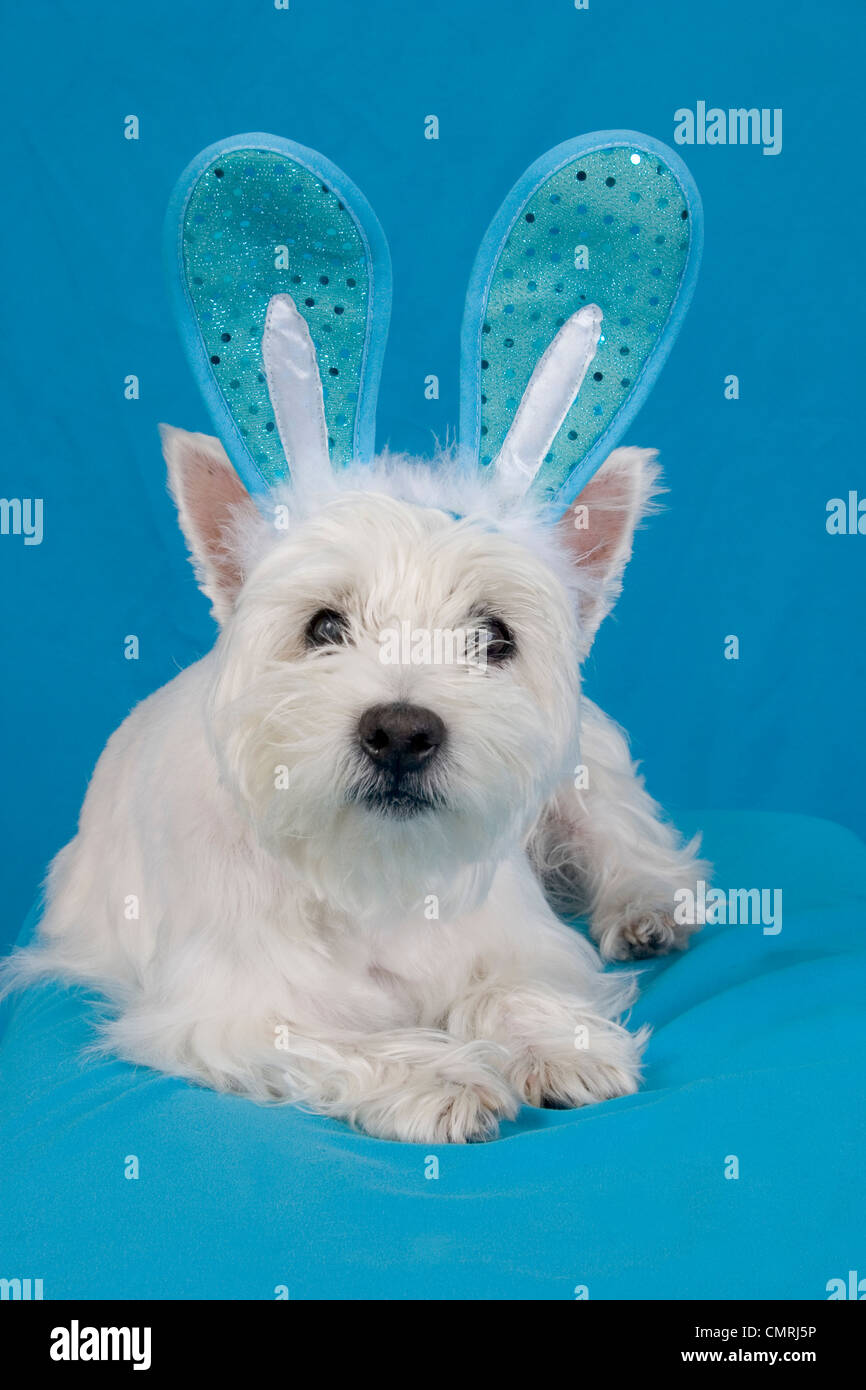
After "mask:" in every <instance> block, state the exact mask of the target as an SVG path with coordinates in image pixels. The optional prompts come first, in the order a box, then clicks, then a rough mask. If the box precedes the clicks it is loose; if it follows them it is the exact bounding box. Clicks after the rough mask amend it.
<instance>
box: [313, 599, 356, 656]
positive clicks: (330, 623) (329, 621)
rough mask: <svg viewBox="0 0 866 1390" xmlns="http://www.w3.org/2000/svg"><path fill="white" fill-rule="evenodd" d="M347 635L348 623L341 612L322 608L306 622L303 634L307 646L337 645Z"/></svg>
mask: <svg viewBox="0 0 866 1390" xmlns="http://www.w3.org/2000/svg"><path fill="white" fill-rule="evenodd" d="M348 635H349V623H348V620H347V619H346V617H345V615H344V614H343V613H337V612H336V611H335V609H333V608H322V609H320V611H319V612H318V613H314V614H313V616H312V618H311V619H310V621H309V622H308V623H307V629H306V632H305V634H304V638H305V641H306V643H307V646H308V647H339V646H340V644H341V643H343V642H345V641H346V639H347V637H348Z"/></svg>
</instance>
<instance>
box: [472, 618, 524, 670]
mask: <svg viewBox="0 0 866 1390" xmlns="http://www.w3.org/2000/svg"><path fill="white" fill-rule="evenodd" d="M475 633H476V641H477V642H478V646H479V650H480V651H481V652H482V653H483V654H484V657H485V659H486V660H487V661H488V662H494V663H496V662H501V661H507V660H508V658H509V657H510V656H513V655H514V651H515V645H514V638H513V637H512V635H511V632H510V630H509V629H508V628H507V627H506V626H505V623H503V622H502V621H501V619H499V618H479V619H478V620H477V622H476V623H475Z"/></svg>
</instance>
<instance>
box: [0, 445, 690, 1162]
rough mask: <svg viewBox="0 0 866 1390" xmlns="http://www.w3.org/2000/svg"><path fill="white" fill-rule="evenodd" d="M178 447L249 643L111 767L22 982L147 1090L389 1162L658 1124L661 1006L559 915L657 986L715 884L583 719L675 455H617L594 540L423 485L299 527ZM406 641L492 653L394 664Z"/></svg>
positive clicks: (224, 462)
mask: <svg viewBox="0 0 866 1390" xmlns="http://www.w3.org/2000/svg"><path fill="white" fill-rule="evenodd" d="M164 445H165V453H166V457H167V462H168V467H169V474H170V481H171V487H172V491H173V494H174V497H175V499H176V501H177V505H178V509H179V513H180V520H181V524H182V526H183V529H184V532H185V535H186V538H187V541H188V543H189V546H190V549H191V551H192V554H193V556H194V560H195V565H196V569H197V572H198V576H199V580H200V583H201V587H202V589H203V590H204V592H205V593H206V594H207V596H208V597H209V598H210V600H211V601H212V604H213V609H214V613H215V616H216V618H217V620H218V622H219V624H220V627H221V631H220V636H219V640H218V642H217V644H216V646H215V648H214V650H213V651H212V652H211V653H210V654H209V655H208V656H206V657H205V658H204V659H203V660H202V661H199V662H198V663H196V665H194V666H193V667H191V668H190V669H189V670H187V671H184V672H183V673H182V674H181V675H179V676H178V677H177V678H176V679H175V680H173V681H171V682H170V683H169V684H168V685H167V686H165V687H164V688H163V689H161V690H158V691H157V692H156V693H155V694H154V695H151V696H150V697H149V698H148V699H147V700H145V701H144V702H143V703H142V704H141V705H139V706H138V707H137V708H136V709H135V710H133V712H132V713H131V714H130V716H129V717H128V719H127V720H126V721H125V722H124V723H123V724H122V726H121V727H120V728H119V729H118V731H117V732H116V733H115V734H114V735H113V737H112V738H111V739H110V740H109V743H108V745H107V747H106V749H105V752H104V753H103V755H102V757H101V758H100V760H99V763H98V765H97V768H96V771H95V773H94V775H93V779H92V782H91V784H90V788H89V790H88V793H87V797H86V800H85V802H84V807H83V810H82V814H81V821H80V826H79V830H78V834H77V835H76V837H75V839H74V840H73V841H72V842H71V844H69V845H67V846H66V848H65V849H64V850H62V852H61V853H60V854H59V855H58V856H57V858H56V860H55V861H54V863H53V865H52V867H51V871H50V876H49V883H48V895H47V909H46V912H45V916H44V919H43V922H42V925H41V931H40V937H39V940H38V941H37V943H36V945H35V946H34V947H32V948H30V949H29V950H27V951H24V952H19V953H18V955H17V956H16V957H15V958H13V962H12V964H11V966H10V967H9V969H8V972H7V974H8V975H9V977H10V978H11V979H12V980H13V981H15V982H20V981H22V980H25V979H29V978H33V977H35V976H37V975H44V974H59V975H61V976H63V977H66V978H70V979H73V980H84V981H88V982H92V983H94V984H96V985H97V986H98V987H99V988H100V989H101V990H102V991H104V993H105V994H106V996H107V997H108V999H109V1000H110V1002H111V1004H112V1005H113V1008H114V1013H115V1017H114V1021H112V1022H111V1023H110V1024H109V1025H108V1026H107V1029H106V1038H105V1040H106V1044H107V1045H108V1046H109V1047H110V1048H111V1049H112V1050H114V1051H116V1052H117V1053H119V1054H120V1055H121V1056H123V1057H126V1058H128V1059H130V1060H131V1061H134V1062H138V1063H144V1064H147V1065H149V1066H152V1067H156V1068H159V1069H161V1070H163V1071H166V1072H170V1073H174V1074H178V1075H182V1076H186V1077H189V1078H190V1079H192V1080H195V1081H199V1082H203V1083H205V1084H207V1085H210V1086H213V1087H216V1088H218V1089H220V1090H225V1091H232V1092H236V1093H241V1094H243V1095H247V1096H250V1097H254V1098H256V1099H258V1100H262V1101H267V1100H271V1101H274V1100H276V1101H300V1102H303V1103H305V1104H306V1105H308V1106H309V1107H311V1108H313V1109H315V1110H317V1111H319V1112H322V1113H325V1114H328V1115H332V1116H339V1117H344V1118H345V1119H347V1120H349V1121H351V1122H352V1123H354V1124H356V1125H358V1126H361V1127H363V1129H365V1130H366V1131H368V1132H369V1133H370V1134H373V1135H379V1136H382V1137H384V1138H388V1139H399V1140H409V1141H418V1142H423V1143H431V1142H437V1141H439V1142H443V1141H454V1142H464V1141H469V1140H478V1139H484V1138H489V1137H490V1136H492V1135H494V1134H495V1133H496V1129H497V1121H498V1119H499V1118H500V1117H503V1116H506V1117H511V1116H513V1115H514V1114H515V1112H516V1110H517V1107H518V1105H519V1104H520V1102H521V1101H523V1102H527V1103H529V1104H531V1105H553V1106H559V1107H571V1106H579V1105H584V1104H587V1103H589V1102H592V1101H597V1100H602V1099H605V1098H608V1097H612V1096H619V1095H624V1094H627V1093H629V1092H632V1091H634V1090H635V1089H636V1087H637V1085H638V1082H639V1075H640V1054H641V1049H642V1046H643V1043H644V1037H643V1035H642V1034H632V1033H629V1032H628V1031H626V1029H625V1028H624V1027H623V1026H622V1025H621V1023H620V1022H619V1021H618V1020H619V1019H620V1017H621V1015H622V1013H623V1010H624V1009H625V1008H626V1007H627V1005H628V1003H629V1001H630V1000H631V998H632V997H633V991H634V982H633V979H632V978H631V976H629V975H624V974H622V973H617V972H614V973H613V974H605V973H604V972H603V971H602V969H601V961H600V959H599V956H598V955H597V953H596V951H595V950H594V949H593V947H592V946H591V945H590V944H589V942H588V941H587V940H585V939H584V938H583V937H582V936H581V935H580V934H578V933H577V932H576V931H574V930H572V929H570V928H569V927H567V926H565V925H563V924H562V922H561V921H560V920H559V919H558V917H557V916H556V915H555V914H554V911H553V909H552V907H551V906H550V905H549V903H552V904H555V906H556V907H557V908H558V909H560V910H562V909H566V910H568V911H571V912H585V913H587V914H588V916H589V919H590V922H591V931H592V935H593V937H594V938H595V940H596V941H597V942H598V944H599V947H600V950H601V954H602V956H604V957H606V958H612V959H625V958H628V957H630V956H642V955H649V954H652V953H654V952H660V951H667V950H670V949H671V948H673V947H677V946H682V945H684V944H685V938H686V934H687V931H688V929H685V928H682V927H678V926H675V924H674V920H673V900H674V893H675V891H676V889H677V888H678V887H683V886H688V885H691V886H694V884H695V882H696V880H697V879H698V878H701V877H706V874H707V868H706V865H703V864H701V863H700V862H698V861H697V860H696V859H695V857H694V856H695V846H694V845H689V846H683V845H681V843H680V840H679V838H678V836H677V835H676V833H675V832H674V831H673V830H672V829H671V828H669V827H668V826H667V825H666V824H664V823H663V822H662V820H661V819H660V818H659V813H658V809H657V807H656V806H655V804H654V803H653V802H652V801H651V800H650V798H649V796H648V795H647V793H646V792H645V791H644V789H643V786H642V783H641V781H640V780H639V778H638V776H637V775H636V770H635V767H634V766H633V764H632V762H631V760H630V757H629V753H628V748H627V744H626V741H625V739H624V737H623V735H622V734H621V732H620V731H619V729H618V728H617V727H616V726H615V725H614V724H613V723H612V722H611V721H610V720H609V719H608V718H607V717H606V716H605V715H604V714H603V713H602V712H601V711H600V710H599V709H597V708H596V707H595V706H594V705H592V704H591V703H589V701H587V700H583V701H582V702H581V701H580V700H579V674H578V672H579V665H580V662H581V661H582V660H583V658H584V657H585V656H586V654H587V652H588V650H589V648H590V645H591V642H592V639H593V636H594V633H595V631H596V629H597V627H598V625H599V623H600V622H601V620H602V618H603V616H604V614H605V613H606V612H607V611H608V609H609V608H610V606H611V603H612V601H613V599H614V598H615V596H616V594H617V592H618V590H619V586H620V580H621V575H622V570H623V567H624V565H625V563H626V560H627V559H628V556H629V554H630V551H631V544H632V534H633V531H634V527H635V525H636V523H637V521H638V519H639V518H640V516H641V514H642V513H643V512H644V511H645V510H646V508H647V505H648V503H649V500H650V496H651V492H652V489H653V485H654V482H655V478H656V472H657V470H656V465H655V462H654V455H653V454H652V453H651V452H649V451H645V450H639V449H618V450H616V451H615V452H614V453H613V454H611V456H610V457H609V458H608V460H607V462H606V463H605V464H604V466H603V467H602V468H601V470H600V471H599V472H598V473H597V474H596V476H595V477H594V478H593V479H592V481H591V482H590V483H589V484H588V486H587V487H586V488H585V490H584V492H583V493H582V494H581V497H580V498H579V499H578V500H579V503H580V504H581V507H585V508H586V509H587V510H586V512H584V513H583V515H584V517H588V518H589V526H588V529H577V528H576V526H575V523H574V520H573V516H574V513H573V512H571V511H570V512H568V513H567V514H566V516H565V517H564V518H563V520H562V522H560V523H559V525H558V526H556V527H549V526H543V525H542V524H540V522H539V521H538V520H536V519H535V517H534V516H533V514H532V511H531V509H530V508H529V507H528V506H526V505H523V506H519V507H517V508H514V509H512V510H511V512H510V513H507V514H505V515H502V514H501V513H497V514H496V515H495V516H494V514H493V513H492V512H491V509H490V506H489V503H488V499H487V497H486V495H485V490H484V486H483V484H482V483H481V482H479V481H470V480H467V478H466V476H465V475H462V474H461V473H460V472H459V470H455V469H452V470H451V471H450V472H449V469H448V466H447V461H446V462H445V463H440V464H439V465H437V466H436V467H433V468H430V467H427V466H425V465H423V464H419V463H414V462H411V461H408V460H404V459H399V458H397V459H395V458H385V459H384V460H380V461H379V463H378V464H377V465H376V466H374V467H372V468H367V469H363V470H356V471H351V470H350V471H348V472H346V473H345V474H344V475H343V477H342V481H339V482H338V481H332V482H331V484H330V490H329V491H328V494H327V496H325V497H319V498H317V499H311V498H309V497H307V499H306V501H305V500H303V499H299V498H298V497H297V496H296V495H294V494H292V493H290V492H289V491H288V490H285V491H282V492H277V493H275V494H274V496H273V503H274V508H273V516H272V517H271V518H270V519H269V518H268V516H267V515H263V514H262V512H261V511H260V510H258V509H257V507H256V506H254V505H253V503H252V502H251V500H250V497H249V496H248V494H247V492H246V491H245V489H244V487H243V485H242V484H241V483H240V482H239V480H238V478H237V476H236V474H235V472H234V470H233V469H232V467H231V465H230V464H229V461H228V459H227V457H226V455H225V453H224V451H223V449H222V446H221V445H220V444H219V443H218V442H217V441H216V440H215V439H211V438H209V437H207V436H205V435H197V434H187V433H184V432H183V431H180V430H173V429H170V430H166V431H165V432H164ZM455 514H456V515H455ZM401 624H402V625H404V630H405V625H407V624H408V625H409V627H410V628H411V631H412V632H413V633H416V634H417V633H419V632H420V633H436V632H454V631H458V630H464V631H470V632H471V633H473V634H474V638H473V640H474V641H475V644H476V645H475V646H474V647H473V648H472V649H471V650H470V651H469V652H468V656H467V659H462V660H461V659H454V660H445V659H442V660H422V661H416V660H414V659H413V660H408V661H407V660H405V659H403V660H398V661H394V660H390V661H386V660H384V659H383V651H384V647H383V633H386V632H390V631H393V630H395V629H400V625H401ZM472 651H474V652H475V653H476V656H478V655H479V654H480V655H483V660H480V659H477V660H473V659H472ZM404 656H405V653H404ZM576 788H579V789H576ZM546 895H547V896H546Z"/></svg>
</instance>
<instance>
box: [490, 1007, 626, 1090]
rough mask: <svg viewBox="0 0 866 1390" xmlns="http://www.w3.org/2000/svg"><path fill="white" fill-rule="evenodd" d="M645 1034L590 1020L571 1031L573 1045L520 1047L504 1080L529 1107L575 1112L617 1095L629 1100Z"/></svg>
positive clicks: (613, 1024) (546, 1044)
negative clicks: (507, 1080) (626, 1097)
mask: <svg viewBox="0 0 866 1390" xmlns="http://www.w3.org/2000/svg"><path fill="white" fill-rule="evenodd" d="M647 1037H648V1033H646V1032H644V1031H643V1030H641V1031H640V1032H638V1033H629V1032H628V1031H627V1030H626V1029H625V1028H621V1027H620V1026H619V1024H617V1023H609V1022H607V1021H604V1020H592V1021H591V1022H589V1023H587V1024H586V1025H585V1026H584V1025H580V1026H579V1027H578V1028H577V1029H576V1030H575V1044H578V1043H582V1042H585V1043H586V1046H578V1045H573V1046H565V1045H563V1046H561V1047H551V1045H550V1043H549V1042H548V1043H545V1044H530V1045H527V1046H524V1047H521V1048H520V1049H519V1050H518V1051H516V1052H515V1053H514V1054H513V1055H512V1058H511V1061H510V1064H509V1066H508V1069H507V1075H508V1079H509V1081H510V1082H511V1084H512V1086H514V1088H515V1090H516V1091H517V1092H518V1094H519V1095H520V1096H521V1097H522V1098H523V1100H524V1101H525V1102H526V1104H527V1105H535V1106H544V1107H545V1108H547V1109H554V1110H573V1109H576V1108H577V1107H578V1106H581V1105H593V1104H595V1103H596V1102H597V1101H600V1100H612V1099H613V1098H614V1097H615V1096H630V1095H633V1094H634V1092H635V1091H636V1090H637V1089H638V1087H639V1085H640V1075H641V1072H640V1055H641V1052H642V1050H643V1047H644V1045H645V1043H646V1040H647Z"/></svg>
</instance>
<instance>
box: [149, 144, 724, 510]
mask: <svg viewBox="0 0 866 1390" xmlns="http://www.w3.org/2000/svg"><path fill="white" fill-rule="evenodd" d="M701 243H702V218H701V202H700V197H699V195H698V191H697V188H696V187H695V184H694V182H693V180H692V178H691V175H690V174H689V172H688V170H687V169H686V167H685V165H684V164H683V163H682V161H681V160H680V159H679V158H678V157H677V156H676V155H675V154H674V153H673V151H672V150H669V149H667V148H666V146H664V145H661V144H658V143H657V142H656V141H654V140H651V139H650V138H649V137H648V136H645V135H637V134H634V133H633V132H631V131H608V132H604V133H601V134H594V135H584V136H581V137H579V138H578V139H576V140H570V141H567V142H566V143H565V144H563V145H558V146H557V147H556V148H555V149H553V150H550V151H549V152H548V153H547V154H546V155H544V156H543V157H542V158H541V159H539V160H538V161H537V162H536V163H535V164H533V165H532V166H531V168H529V169H528V170H527V171H526V173H525V174H524V175H523V177H522V178H521V179H520V180H518V182H517V183H516V184H515V186H514V188H513V189H512V190H511V192H510V193H509V195H508V197H507V198H506V199H505V202H504V203H503V204H502V207H501V208H500V209H499V212H498V213H497V214H496V217H495V218H494V219H493V222H492V223H491V225H490V228H489V230H488V232H487V235H486V236H485V238H484V240H483V242H482V244H481V248H480V250H479V252H478V256H477V258H476V261H475V265H474V268H473V271H472V275H471V279H470V282H469V292H468V295H467V300H466V308H465V312H464V317H463V330H462V343H461V386H460V455H461V457H462V458H463V459H464V460H467V461H468V463H469V466H470V467H475V468H477V469H478V470H480V471H482V472H483V473H485V474H488V476H490V477H491V481H492V482H493V484H494V487H495V488H496V489H497V490H498V492H499V493H500V494H501V496H502V498H503V500H511V499H516V498H519V497H521V496H524V495H526V494H531V495H532V496H533V498H534V499H536V500H537V501H538V502H539V503H544V504H547V505H548V506H549V509H550V511H551V513H552V514H553V515H554V516H555V515H558V514H561V513H562V512H563V511H564V510H565V509H566V508H567V507H568V505H569V504H570V502H571V501H573V499H574V498H575V496H576V495H577V494H578V492H579V491H580V490H581V489H582V487H583V486H584V484H585V483H586V482H587V481H588V480H589V478H590V477H591V476H592V475H593V473H594V472H595V471H596V469H597V468H598V467H599V466H600V465H601V463H602V462H603V461H604V459H605V457H606V456H607V453H608V452H609V451H610V449H611V448H612V447H613V446H614V444H615V443H616V442H617V440H618V439H619V438H620V437H621V435H622V433H623V431H624V430H625V428H626V426H627V424H628V423H629V421H630V420H631V419H632V417H633V415H634V414H635V412H636V411H637V410H638V408H639V407H640V405H641V404H642V402H643V401H644V399H645V397H646V395H647V393H648V391H649V389H650V387H651V385H652V383H653V381H654V380H655V378H656V376H657V375H658V372H659V371H660V369H661V366H662V364H663V362H664V360H665V358H666V357H667V355H668V353H669V351H670V349H671V346H672V344H673V340H674V338H675V337H676V335H677V332H678V331H679V328H680V325H681V323H682V320H683V316H684V315H685V312H686V309H687V308H688V304H689V301H690V299H691V295H692V291H693V289H694V284H695V279H696V276H697V270H698V264H699V261H700V255H701ZM166 248H167V258H168V265H169V273H170V278H171V283H172V291H173V297H174V303H175V309H176V313H177V317H178V321H179V325H180V331H181V336H182V338H183V342H184V346H185V349H186V353H187V356H188V358H189V361H190V363H191V366H192V369H193V372H194V373H195V377H196V380H197V381H198V384H199V386H200V387H201V390H202V392H203V394H204V397H205V400H206V402H207V405H208V407H209V409H210V412H211V415H212V416H213V419H214V423H215V425H216V428H217V431H218V433H219V435H220V437H221V439H222V442H223V444H224V445H225V448H226V451H227V453H228V455H229V457H230V459H231V460H232V463H233V464H234V466H235V468H236V469H237V472H238V474H239V475H240V477H241V479H242V480H243V482H244V483H245V485H246V486H247V488H248V489H249V490H250V491H251V492H252V493H253V494H256V493H258V494H261V493H265V492H267V491H268V489H269V488H271V487H272V486H273V485H274V484H276V483H278V482H280V481H281V480H283V479H285V478H286V477H290V478H291V480H292V483H293V485H294V486H295V487H298V488H302V487H306V486H308V485H309V484H312V483H315V482H316V481H317V480H319V481H321V479H322V478H323V477H324V476H325V475H327V472H328V470H330V469H334V470H339V469H341V468H343V467H345V466H347V465H348V464H350V463H361V464H364V463H369V462H370V461H371V460H372V458H373V454H374V448H375V409H376V395H377V391H378V386H379V376H380V372H381V367H382V356H383V353H384V348H385V340H386V337H387V332H388V319H389V315H390V308H391V262H390V256H389V253H388V245H387V242H386V241H385V237H384V234H383V232H382V229H381V227H380V226H379V223H378V221H377V220H376V217H375V215H374V213H373V210H372V208H371V207H370V205H369V204H368V202H367V200H366V199H365V198H364V197H363V195H362V194H361V193H360V192H359V191H358V189H357V188H355V186H354V185H353V184H352V183H351V182H350V180H349V179H348V178H347V177H346V175H345V174H343V173H342V172H341V171H340V170H339V169H337V168H336V167H335V166H334V165H332V164H330V163H329V162H328V161H327V160H326V159H324V158H323V157H322V156H321V155H319V154H316V153H315V152H314V151H312V150H308V149H304V148H303V146H301V145H295V144H293V143H292V142H291V141H289V140H281V139H278V138H277V137H275V136H272V135H240V136H237V137H235V138H234V139H231V140H226V141H224V142H222V143H220V144H217V145H211V146H210V147H209V148H208V149H206V150H204V151H203V152H202V153H201V154H200V155H199V156H198V157H197V158H196V159H195V160H194V161H193V162H192V164H191V165H190V166H189V167H188V168H187V169H186V170H185V172H184V173H183V175H182V176H181V178H180V181H179V182H178V185H177V187H176V188H175V191H174V193H173V195H172V199H171V203H170V206H169V211H168V219H167V225H166Z"/></svg>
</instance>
